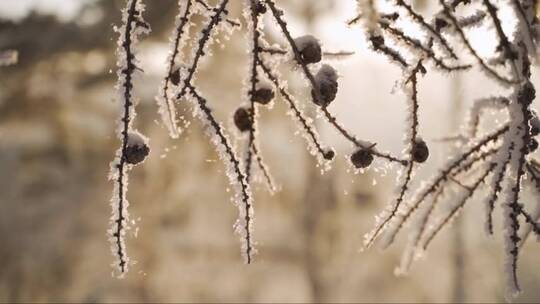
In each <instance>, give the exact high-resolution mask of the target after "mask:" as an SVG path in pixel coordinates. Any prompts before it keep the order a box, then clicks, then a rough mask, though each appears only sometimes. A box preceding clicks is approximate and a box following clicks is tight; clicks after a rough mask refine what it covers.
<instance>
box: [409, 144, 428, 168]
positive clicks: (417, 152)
mask: <svg viewBox="0 0 540 304" xmlns="http://www.w3.org/2000/svg"><path fill="white" fill-rule="evenodd" d="M412 155H413V160H414V161H415V162H417V163H423V162H425V161H426V160H427V159H428V157H429V149H428V146H427V145H426V142H425V141H424V140H423V139H421V138H417V139H416V141H415V142H414V145H413V148H412Z"/></svg>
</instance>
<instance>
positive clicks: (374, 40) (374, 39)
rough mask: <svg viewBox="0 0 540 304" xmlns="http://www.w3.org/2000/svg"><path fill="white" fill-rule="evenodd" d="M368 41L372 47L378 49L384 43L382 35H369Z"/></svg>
mask: <svg viewBox="0 0 540 304" xmlns="http://www.w3.org/2000/svg"><path fill="white" fill-rule="evenodd" d="M369 41H371V44H373V47H374V48H376V49H378V48H380V47H382V46H383V45H384V37H383V36H379V35H372V36H370V37H369Z"/></svg>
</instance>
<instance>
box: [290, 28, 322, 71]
mask: <svg viewBox="0 0 540 304" xmlns="http://www.w3.org/2000/svg"><path fill="white" fill-rule="evenodd" d="M294 43H295V44H296V47H298V51H299V52H300V56H301V57H302V61H303V62H304V63H305V64H312V63H317V62H319V61H321V59H322V49H321V44H320V43H319V40H317V38H315V37H313V36H312V35H306V36H302V37H298V38H296V39H294Z"/></svg>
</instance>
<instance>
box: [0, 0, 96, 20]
mask: <svg viewBox="0 0 540 304" xmlns="http://www.w3.org/2000/svg"><path fill="white" fill-rule="evenodd" d="M91 1H92V0H0V17H4V18H5V17H8V18H10V19H20V18H23V17H24V16H26V15H28V13H29V12H30V10H31V9H36V10H38V11H41V12H46V13H52V14H55V15H57V16H58V17H59V18H60V19H61V20H66V19H70V18H71V17H73V16H74V15H75V14H76V13H77V11H78V10H79V9H80V7H81V5H83V4H85V3H87V2H91Z"/></svg>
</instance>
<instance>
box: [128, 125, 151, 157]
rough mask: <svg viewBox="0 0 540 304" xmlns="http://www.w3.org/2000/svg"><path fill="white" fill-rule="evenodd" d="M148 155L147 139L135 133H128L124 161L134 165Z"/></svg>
mask: <svg viewBox="0 0 540 304" xmlns="http://www.w3.org/2000/svg"><path fill="white" fill-rule="evenodd" d="M149 153H150V148H149V147H148V138H146V137H145V136H144V135H142V134H141V133H139V132H137V131H133V132H129V133H128V141H127V146H126V151H125V154H124V159H125V161H126V162H127V163H128V164H132V165H136V164H139V163H141V162H142V161H144V160H145V159H146V157H147V156H148V154H149Z"/></svg>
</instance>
